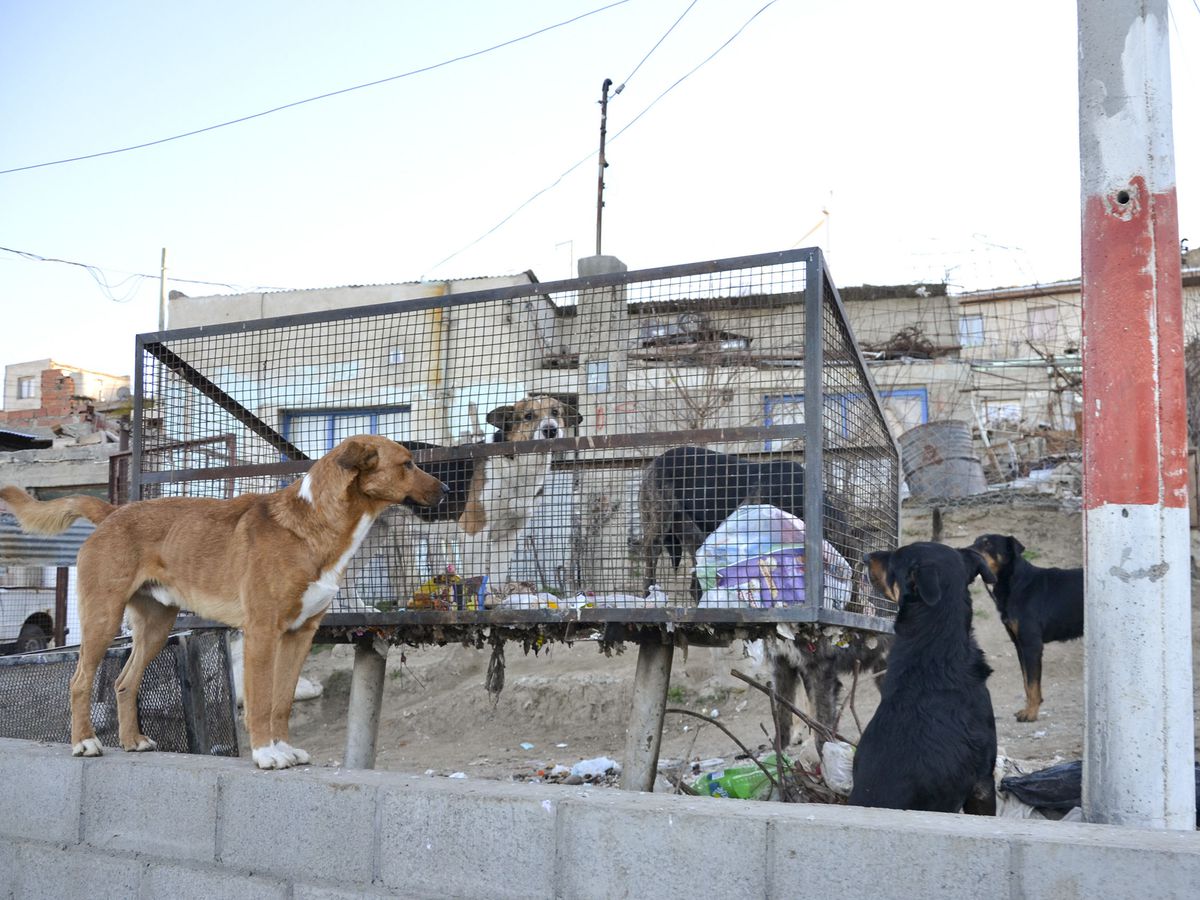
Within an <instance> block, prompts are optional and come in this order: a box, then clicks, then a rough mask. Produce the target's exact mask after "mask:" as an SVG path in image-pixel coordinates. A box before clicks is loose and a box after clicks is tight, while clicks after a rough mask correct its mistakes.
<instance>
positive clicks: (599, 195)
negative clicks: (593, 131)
mask: <svg viewBox="0 0 1200 900" xmlns="http://www.w3.org/2000/svg"><path fill="white" fill-rule="evenodd" d="M610 87H612V79H611V78H605V79H604V84H603V85H601V87H600V175H599V178H598V183H597V185H596V255H597V256H599V255H600V226H601V222H602V220H603V218H604V170H605V169H607V168H608V161H607V160H606V159H605V158H604V136H605V134H606V133H607V131H608V89H609V88H610Z"/></svg>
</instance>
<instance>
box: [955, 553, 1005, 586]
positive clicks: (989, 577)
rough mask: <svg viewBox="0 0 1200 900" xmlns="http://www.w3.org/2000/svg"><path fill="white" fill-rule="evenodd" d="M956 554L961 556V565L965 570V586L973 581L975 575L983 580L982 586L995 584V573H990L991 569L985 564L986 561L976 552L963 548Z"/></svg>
mask: <svg viewBox="0 0 1200 900" xmlns="http://www.w3.org/2000/svg"><path fill="white" fill-rule="evenodd" d="M958 552H959V555H961V556H962V561H963V565H964V566H965V567H966V569H967V584H970V583H971V582H972V581H974V580H975V576H976V575H978V576H979V577H980V578H982V579H983V582H984V584H995V583H996V573H995V572H993V571H992V567H991V566H989V565H988V564H987V560H985V559H984V558H983V557H982V556H981V555H980V554H979V553H978V552H976V551H975V550H972V549H971V548H970V547H964V548H963V549H961V550H959V551H958Z"/></svg>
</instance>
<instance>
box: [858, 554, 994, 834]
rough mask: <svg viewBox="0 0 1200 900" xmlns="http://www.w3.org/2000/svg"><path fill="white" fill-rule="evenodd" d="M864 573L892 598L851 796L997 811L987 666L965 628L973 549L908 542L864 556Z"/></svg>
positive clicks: (975, 567) (979, 561) (978, 567)
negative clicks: (885, 653)
mask: <svg viewBox="0 0 1200 900" xmlns="http://www.w3.org/2000/svg"><path fill="white" fill-rule="evenodd" d="M863 560H864V562H865V563H866V564H867V572H868V574H869V576H870V578H871V581H872V582H873V583H874V584H875V586H876V587H877V588H879V590H880V591H882V592H883V593H884V594H885V595H886V596H887V597H889V598H890V599H891V600H892V601H894V602H895V603H897V604H898V605H899V612H898V613H897V614H896V638H895V641H894V642H893V644H892V649H891V653H890V655H889V657H888V669H887V675H886V677H885V678H884V682H883V689H882V691H881V692H880V693H881V698H880V701H879V707H878V709H876V711H875V715H874V717H872V719H871V721H870V722H869V723H868V724H867V727H866V728H865V729H864V730H863V734H862V738H861V739H860V740H859V743H858V749H857V750H856V751H855V754H854V787H853V789H852V790H851V792H850V801H849V802H850V803H851V805H854V806H876V807H884V808H888V809H921V810H929V811H931V812H958V811H960V810H961V811H963V812H967V813H972V814H974V815H985V816H990V815H995V813H996V785H995V782H994V780H993V777H992V771H993V769H994V767H995V764H996V719H995V716H994V715H993V714H992V698H991V694H989V693H988V688H987V677H988V675H990V674H991V669H990V668H988V664H987V662H986V660H985V659H984V657H983V651H982V650H980V649H979V645H978V644H977V643H976V642H975V637H974V635H973V633H972V631H971V596H970V593H969V592H968V590H967V586H968V585H969V584H970V582H971V581H972V580H973V579H974V578H975V576H976V575H980V576H982V577H983V580H984V581H985V582H990V581H992V580H994V576H993V575H992V573H991V570H990V569H988V567H987V564H986V563H985V562H984V560H983V558H982V557H981V556H979V554H977V553H975V552H974V551H972V550H954V549H952V548H950V547H947V546H945V545H944V544H932V543H916V544H908V545H907V546H904V547H901V548H900V549H898V550H895V551H892V552H883V551H880V552H876V553H868V554H867V555H866V556H865V557H864V558H863Z"/></svg>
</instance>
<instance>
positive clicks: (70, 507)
mask: <svg viewBox="0 0 1200 900" xmlns="http://www.w3.org/2000/svg"><path fill="white" fill-rule="evenodd" d="M0 500H3V501H4V502H5V503H6V504H7V505H8V508H9V509H10V510H12V514H13V515H14V516H16V517H17V521H18V522H20V523H21V527H22V528H24V529H25V530H26V531H28V532H30V533H31V534H61V533H62V532H64V531H66V530H67V529H68V528H70V527H71V523H73V522H74V521H75V520H76V519H87V520H88V521H89V522H91V523H92V524H93V525H99V524H100V523H101V522H103V521H104V520H105V519H107V518H108V516H109V514H110V513H112V511H113V510H115V509H116V507H115V506H113V505H112V504H111V503H106V502H105V501H103V500H101V499H100V498H99V497H89V496H87V495H86V494H74V495H72V496H70V497H61V498H59V499H58V500H35V499H34V498H33V497H30V496H29V495H28V494H27V493H25V492H24V491H23V490H21V489H20V488H19V487H11V486H9V487H3V488H0Z"/></svg>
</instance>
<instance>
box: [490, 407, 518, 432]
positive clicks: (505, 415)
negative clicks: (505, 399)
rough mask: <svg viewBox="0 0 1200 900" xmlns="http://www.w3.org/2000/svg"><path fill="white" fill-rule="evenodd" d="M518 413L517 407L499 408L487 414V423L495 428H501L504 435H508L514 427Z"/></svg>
mask: <svg viewBox="0 0 1200 900" xmlns="http://www.w3.org/2000/svg"><path fill="white" fill-rule="evenodd" d="M516 411H517V408H516V407H515V406H511V405H509V406H497V407H496V408H495V409H493V410H492V411H491V412H490V413H488V414H487V416H486V419H487V423H488V424H489V425H491V426H492V427H493V428H499V429H500V431H501V432H503V433H504V434H508V432H509V431H510V430H511V429H512V427H513V422H514V421H515V413H516Z"/></svg>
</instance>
